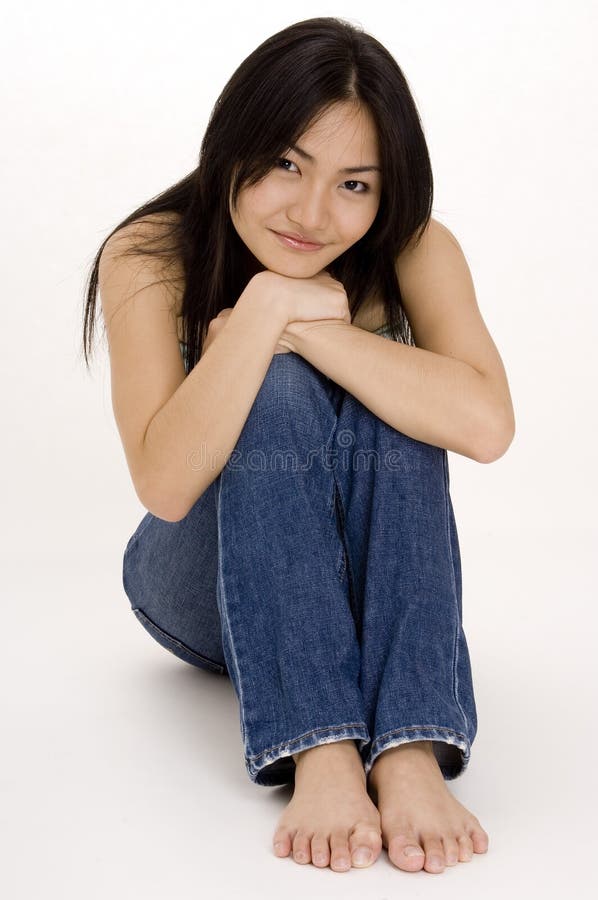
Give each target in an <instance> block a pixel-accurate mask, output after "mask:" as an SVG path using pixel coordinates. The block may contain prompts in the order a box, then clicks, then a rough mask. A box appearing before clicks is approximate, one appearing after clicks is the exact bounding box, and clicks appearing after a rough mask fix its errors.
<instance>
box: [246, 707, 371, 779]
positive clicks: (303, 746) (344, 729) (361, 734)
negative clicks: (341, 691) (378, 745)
mask: <svg viewBox="0 0 598 900" xmlns="http://www.w3.org/2000/svg"><path fill="white" fill-rule="evenodd" d="M351 739H353V740H355V741H357V744H358V750H359V751H360V752H361V751H362V750H363V747H365V746H366V745H367V744H368V743H369V741H370V736H369V732H368V729H367V725H366V724H365V722H351V723H348V724H344V725H329V726H324V727H322V728H315V729H313V731H308V732H307V733H305V734H302V735H299V737H296V738H293V739H292V740H290V741H284V742H283V743H281V744H277V745H276V746H274V747H269V748H268V749H267V750H264V751H262V753H257V754H246V755H245V765H246V767H247V771H248V773H249V777H250V778H251V780H252V781H253V782H254V783H255V784H261V785H266V786H272V785H279V784H287V783H288V782H292V781H294V773H295V760H294V759H293V756H292V754H293V753H300V752H301V751H302V750H309V749H310V748H311V747H317V746H319V745H320V744H332V743H334V742H336V741H343V740H351Z"/></svg>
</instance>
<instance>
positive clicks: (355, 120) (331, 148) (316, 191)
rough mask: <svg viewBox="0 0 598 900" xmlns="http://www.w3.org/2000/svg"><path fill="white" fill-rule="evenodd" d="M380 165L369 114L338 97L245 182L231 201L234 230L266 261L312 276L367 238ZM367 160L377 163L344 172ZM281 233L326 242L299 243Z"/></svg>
mask: <svg viewBox="0 0 598 900" xmlns="http://www.w3.org/2000/svg"><path fill="white" fill-rule="evenodd" d="M308 156H309V157H311V158H308ZM379 166H380V160H379V157H378V138H377V134H376V129H375V125H374V122H373V120H372V118H371V115H370V113H369V112H368V111H367V110H366V109H364V108H363V107H359V108H358V109H357V110H356V108H355V107H354V106H352V105H348V104H337V105H336V106H334V107H332V108H331V109H330V110H329V111H328V112H327V113H326V114H325V115H324V116H323V117H322V118H321V119H320V121H319V122H318V123H317V125H315V126H313V127H312V128H310V129H309V130H308V131H306V132H305V133H304V134H303V136H302V137H301V138H300V139H299V141H298V142H297V145H296V146H295V147H294V148H289V149H288V151H287V152H286V153H285V155H284V157H281V158H279V159H278V160H277V161H276V164H275V166H274V168H273V169H271V170H270V172H268V174H267V175H266V176H265V177H264V178H263V179H262V180H261V181H260V182H259V183H258V184H257V185H254V186H253V187H244V188H242V189H241V191H240V193H239V196H238V198H237V209H236V210H234V209H233V208H232V205H230V206H229V208H230V214H231V218H232V221H233V225H234V227H235V230H236V231H237V234H238V235H239V237H240V238H241V240H242V241H243V243H244V244H245V245H246V246H247V247H248V249H249V250H250V251H251V253H252V254H253V256H254V257H255V259H256V260H257V261H259V263H261V265H262V266H263V267H264V268H266V269H270V270H271V271H273V272H278V273H279V274H281V275H288V276H292V277H295V278H310V277H311V276H312V275H315V274H317V273H318V272H320V271H322V270H323V269H325V268H326V266H328V265H329V264H330V263H331V262H332V261H333V260H334V259H336V258H337V257H338V256H340V255H341V254H342V253H344V251H345V250H347V249H348V248H349V247H350V246H351V245H352V244H354V243H355V242H356V241H358V240H359V239H360V238H361V237H363V235H364V234H365V233H366V232H367V230H368V229H369V227H370V225H371V224H372V222H373V221H374V219H375V218H376V213H377V211H378V206H379V204H380V192H381V178H382V176H381V172H380V170H379ZM362 167H368V169H369V167H377V168H373V169H369V170H368V171H361V172H356V171H343V170H352V169H357V168H362ZM277 232H278V233H279V234H280V233H281V232H283V233H286V234H293V233H294V234H295V235H297V236H299V237H303V238H304V239H305V240H306V241H312V242H316V243H318V244H320V245H321V246H319V247H317V248H316V249H309V250H305V249H299V248H297V247H296V246H293V245H292V244H290V243H286V242H285V241H284V240H283V239H281V238H280V237H278V236H277Z"/></svg>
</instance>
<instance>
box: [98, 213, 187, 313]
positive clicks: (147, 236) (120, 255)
mask: <svg viewBox="0 0 598 900" xmlns="http://www.w3.org/2000/svg"><path fill="white" fill-rule="evenodd" d="M177 219H180V216H179V214H178V213H175V212H170V211H169V212H164V213H152V214H151V215H147V216H144V217H143V218H140V219H137V220H135V221H134V222H130V223H129V224H128V225H125V226H123V227H122V228H120V229H119V230H118V231H116V232H115V233H114V234H112V235H111V236H110V238H109V239H108V240H107V241H106V244H105V245H104V249H103V251H102V254H101V256H100V261H99V272H98V278H99V282H100V293H102V290H101V286H102V285H103V286H104V288H106V287H107V286H108V285H109V284H112V283H113V282H114V281H117V282H119V283H120V285H121V290H120V291H117V292H111V294H113V295H114V296H115V297H116V296H117V294H120V296H121V299H122V300H123V302H124V301H126V300H127V299H128V295H127V292H126V291H123V290H122V287H123V281H124V279H125V278H126V279H128V280H129V281H131V282H132V281H133V279H134V280H135V282H136V289H139V288H141V287H143V286H148V285H149V284H150V283H152V282H155V281H156V280H157V279H159V280H161V281H162V282H163V283H164V285H165V287H166V288H167V294H168V296H170V298H171V304H172V306H173V309H174V311H175V315H176V314H177V313H178V312H179V305H180V297H181V295H182V287H183V269H182V263H181V261H180V259H179V258H177V256H176V255H174V254H170V255H168V256H161V255H159V254H155V255H154V254H149V253H144V252H143V250H140V249H139V248H144V249H146V250H150V249H152V248H157V247H158V246H159V245H160V243H163V241H164V239H165V238H166V235H167V227H168V226H170V225H172V224H173V223H174V222H176V220H177ZM104 293H106V291H104ZM110 312H116V310H110ZM104 313H106V309H104Z"/></svg>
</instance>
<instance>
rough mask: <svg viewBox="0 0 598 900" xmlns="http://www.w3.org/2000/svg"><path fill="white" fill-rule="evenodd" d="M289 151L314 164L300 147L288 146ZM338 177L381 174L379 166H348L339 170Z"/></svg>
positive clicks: (312, 159)
mask: <svg viewBox="0 0 598 900" xmlns="http://www.w3.org/2000/svg"><path fill="white" fill-rule="evenodd" d="M289 149H290V150H294V151H295V153H298V154H299V156H301V157H302V158H303V159H307V160H308V161H309V162H315V159H314V157H313V156H310V155H309V153H306V152H305V150H302V149H301V147H298V146H297V145H296V144H289ZM338 171H339V175H352V174H353V173H354V172H382V169H381V168H380V166H349V167H348V168H345V169H339V170H338Z"/></svg>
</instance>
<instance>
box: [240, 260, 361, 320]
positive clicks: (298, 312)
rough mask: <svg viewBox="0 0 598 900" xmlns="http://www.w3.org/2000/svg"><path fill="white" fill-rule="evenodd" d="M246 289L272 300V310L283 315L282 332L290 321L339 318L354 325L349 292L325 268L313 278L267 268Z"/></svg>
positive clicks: (257, 295) (270, 301) (281, 317)
mask: <svg viewBox="0 0 598 900" xmlns="http://www.w3.org/2000/svg"><path fill="white" fill-rule="evenodd" d="M245 290H249V291H250V292H252V294H254V295H255V296H256V297H260V298H262V297H267V298H269V299H268V302H269V304H270V308H271V309H273V310H274V311H275V312H276V313H277V314H280V322H281V333H282V331H284V329H285V328H286V326H287V325H288V324H289V322H313V321H317V320H320V319H336V320H337V321H339V322H344V323H345V324H347V325H350V324H351V313H350V311H349V300H348V298H347V294H346V292H345V289H344V287H343V285H342V284H341V282H340V281H337V279H336V278H333V277H332V275H330V273H329V272H327V271H326V270H325V269H322V271H321V272H318V273H317V274H316V275H312V276H311V278H291V277H290V276H287V275H280V274H279V273H278V272H272V271H270V269H265V270H264V271H263V272H258V273H257V275H254V276H253V278H252V279H251V281H250V282H249V284H248V285H247V288H246V289H245Z"/></svg>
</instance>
